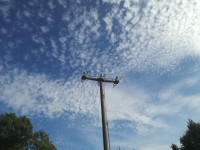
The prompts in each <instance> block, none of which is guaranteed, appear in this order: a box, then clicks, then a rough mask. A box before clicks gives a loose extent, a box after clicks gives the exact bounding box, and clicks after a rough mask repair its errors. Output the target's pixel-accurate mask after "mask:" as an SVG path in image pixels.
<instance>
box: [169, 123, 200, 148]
mask: <svg viewBox="0 0 200 150" xmlns="http://www.w3.org/2000/svg"><path fill="white" fill-rule="evenodd" d="M187 128H188V129H187V130H186V132H185V133H184V135H183V136H182V137H181V138H180V143H181V146H180V148H179V147H178V146H176V145H175V144H172V146H171V148H172V150H199V149H200V122H197V123H195V122H193V121H192V120H189V121H188V124H187Z"/></svg>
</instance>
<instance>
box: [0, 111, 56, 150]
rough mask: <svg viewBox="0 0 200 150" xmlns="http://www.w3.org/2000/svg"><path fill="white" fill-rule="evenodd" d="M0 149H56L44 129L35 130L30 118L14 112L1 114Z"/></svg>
mask: <svg viewBox="0 0 200 150" xmlns="http://www.w3.org/2000/svg"><path fill="white" fill-rule="evenodd" d="M0 149H1V150H14V149H15V150H56V148H55V146H54V145H53V144H52V142H51V141H50V139H49V136H48V134H46V133H45V132H44V131H42V130H40V131H38V132H33V126H32V124H31V122H30V120H29V119H28V118H27V117H26V116H22V117H17V116H16V115H15V114H14V113H9V114H7V113H6V114H1V115H0Z"/></svg>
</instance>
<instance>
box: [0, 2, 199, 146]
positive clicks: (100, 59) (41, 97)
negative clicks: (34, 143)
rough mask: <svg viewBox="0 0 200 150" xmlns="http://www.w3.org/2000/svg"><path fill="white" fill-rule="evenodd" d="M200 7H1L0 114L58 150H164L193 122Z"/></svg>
mask: <svg viewBox="0 0 200 150" xmlns="http://www.w3.org/2000/svg"><path fill="white" fill-rule="evenodd" d="M199 25H200V2H199V1H198V0H174V1H168V0H163V1H158V0H149V1H147V0H134V1H131V0H130V1H129V0H126V1H125V0H96V1H94V0H46V1H39V0H31V1H27V0H18V1H16V0H1V1H0V113H5V112H7V113H8V112H15V113H17V114H18V115H27V116H28V117H30V119H31V121H32V123H33V125H34V127H35V128H34V129H35V130H38V129H44V130H45V131H46V132H47V133H49V136H50V137H51V139H52V141H53V143H54V144H55V145H56V147H57V148H58V150H66V149H74V150H93V149H96V150H102V149H103V144H102V131H101V116H100V100H99V86H98V84H97V83H94V82H91V81H85V82H84V83H82V82H81V79H80V78H81V75H82V73H83V71H84V70H87V71H88V73H89V74H90V75H92V76H98V75H99V74H101V73H103V74H106V77H107V78H114V77H115V76H116V75H118V76H122V77H123V78H122V80H121V81H120V84H118V85H117V86H115V87H114V88H113V85H111V84H106V85H105V89H106V93H105V94H106V105H107V113H108V119H109V128H110V141H111V149H112V150H115V149H117V148H118V147H119V146H120V147H121V149H123V150H132V149H133V148H134V149H136V150H155V149H160V150H168V149H170V145H171V144H172V143H176V144H179V137H180V136H181V135H182V134H183V132H184V130H185V129H186V122H187V120H188V119H189V118H190V119H193V120H194V121H199V113H200V109H199V107H200V44H199V41H200V28H199Z"/></svg>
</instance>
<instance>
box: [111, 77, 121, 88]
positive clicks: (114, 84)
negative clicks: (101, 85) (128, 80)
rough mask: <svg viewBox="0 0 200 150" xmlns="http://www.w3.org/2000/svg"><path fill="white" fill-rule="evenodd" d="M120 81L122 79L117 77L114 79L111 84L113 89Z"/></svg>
mask: <svg viewBox="0 0 200 150" xmlns="http://www.w3.org/2000/svg"><path fill="white" fill-rule="evenodd" d="M121 79H122V77H118V76H116V78H115V80H114V82H113V87H115V86H116V85H117V84H118V83H119V81H120V80H121Z"/></svg>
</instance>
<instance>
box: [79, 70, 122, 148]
mask: <svg viewBox="0 0 200 150" xmlns="http://www.w3.org/2000/svg"><path fill="white" fill-rule="evenodd" d="M81 79H82V80H92V81H97V82H98V83H99V86H100V100H101V117H102V132H103V145H104V150H110V141H109V131H108V120H107V114H106V105H105V95H104V91H103V82H109V83H113V84H114V85H116V84H118V83H119V79H118V77H116V78H115V80H111V79H105V78H104V76H103V75H102V74H101V75H100V76H99V77H91V76H87V74H86V73H85V72H84V73H83V75H82V77H81Z"/></svg>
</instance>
